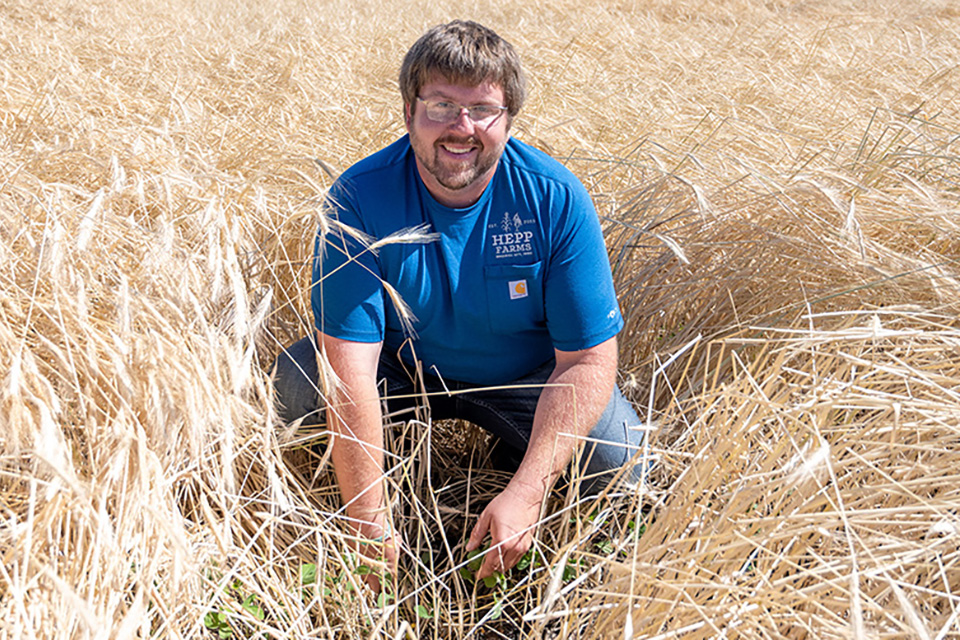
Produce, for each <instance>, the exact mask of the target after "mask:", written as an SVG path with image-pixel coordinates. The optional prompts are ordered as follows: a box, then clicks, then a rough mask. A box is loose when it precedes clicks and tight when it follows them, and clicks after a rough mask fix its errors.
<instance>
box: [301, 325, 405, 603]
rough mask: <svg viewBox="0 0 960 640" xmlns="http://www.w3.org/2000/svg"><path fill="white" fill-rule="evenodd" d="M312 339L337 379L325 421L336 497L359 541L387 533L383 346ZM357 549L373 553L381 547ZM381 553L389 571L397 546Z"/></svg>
mask: <svg viewBox="0 0 960 640" xmlns="http://www.w3.org/2000/svg"><path fill="white" fill-rule="evenodd" d="M317 338H318V342H319V344H320V345H321V348H322V353H323V354H324V355H325V356H326V358H327V361H328V362H329V363H330V366H331V367H332V368H333V371H334V373H336V375H337V377H338V378H339V381H340V383H339V385H330V386H331V387H333V388H330V389H327V390H326V392H327V400H328V404H327V422H328V423H329V426H330V431H331V432H332V433H333V434H334V437H333V438H332V440H331V446H332V447H333V450H332V457H333V465H334V472H335V473H336V476H337V483H338V484H339V486H340V495H341V497H342V498H343V503H344V504H345V505H346V511H347V516H349V517H350V519H351V525H352V526H353V528H354V530H355V531H357V533H358V534H359V535H360V537H362V538H370V539H376V538H379V537H381V536H384V534H385V533H386V532H387V527H386V518H385V516H386V513H385V510H384V509H385V506H384V496H383V481H382V478H383V416H382V413H381V410H380V396H379V394H378V393H377V365H378V363H379V359H380V349H381V346H382V343H380V342H373V343H367V342H351V341H349V340H341V339H339V338H334V337H332V336H328V335H325V334H323V333H320V332H318V333H317ZM387 537H389V536H387ZM373 546H375V545H370V547H373ZM361 551H364V552H371V553H378V552H379V551H380V549H379V548H377V549H373V548H370V549H361ZM382 553H383V555H384V557H385V559H386V561H387V563H388V565H389V567H390V569H391V570H393V569H394V568H395V566H394V565H395V564H396V546H395V545H394V544H392V543H389V542H388V544H385V545H384V546H383V548H382ZM372 586H374V588H376V587H377V585H376V584H373V585H372Z"/></svg>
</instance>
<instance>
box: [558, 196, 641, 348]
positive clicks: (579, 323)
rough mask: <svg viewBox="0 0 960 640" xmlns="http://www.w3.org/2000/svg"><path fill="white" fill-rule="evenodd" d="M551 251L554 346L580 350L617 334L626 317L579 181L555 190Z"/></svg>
mask: <svg viewBox="0 0 960 640" xmlns="http://www.w3.org/2000/svg"><path fill="white" fill-rule="evenodd" d="M554 198H556V201H555V202H553V203H552V204H553V206H554V207H555V210H554V212H553V215H555V216H556V215H557V212H558V211H559V212H560V213H559V215H558V217H557V218H555V222H556V224H555V226H554V228H553V233H554V238H553V251H552V253H551V256H550V261H549V265H548V271H547V274H546V279H545V281H544V306H545V309H546V316H547V328H548V329H549V331H550V338H551V340H552V341H553V346H554V347H555V348H557V349H559V350H561V351H578V350H580V349H587V348H589V347H593V346H596V345H598V344H600V343H601V342H604V341H606V340H608V339H609V338H612V337H613V336H615V335H617V333H618V332H619V331H620V329H622V328H623V317H622V315H621V314H620V305H619V304H618V303H617V294H616V291H615V289H614V286H613V276H612V275H611V273H610V260H609V258H608V257H607V249H606V245H605V244H604V240H603V232H602V230H601V229H600V221H599V219H598V218H597V212H596V209H595V208H594V206H593V201H592V200H591V198H590V195H589V194H588V193H587V190H586V189H585V188H584V187H583V185H581V184H580V183H579V181H578V182H577V183H576V184H574V185H570V186H568V187H567V188H566V189H563V190H559V191H558V192H556V193H555V194H554Z"/></svg>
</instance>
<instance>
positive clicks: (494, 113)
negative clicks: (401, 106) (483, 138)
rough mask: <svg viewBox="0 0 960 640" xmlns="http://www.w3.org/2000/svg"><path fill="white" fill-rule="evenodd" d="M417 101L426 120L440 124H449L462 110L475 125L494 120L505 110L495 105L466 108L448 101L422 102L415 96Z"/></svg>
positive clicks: (422, 100)
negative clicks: (421, 105) (465, 111)
mask: <svg viewBox="0 0 960 640" xmlns="http://www.w3.org/2000/svg"><path fill="white" fill-rule="evenodd" d="M417 100H418V101H420V102H422V103H423V106H424V111H425V113H426V114H427V120H430V121H432V122H439V123H440V124H450V123H451V122H453V121H454V120H456V119H457V118H459V117H460V114H461V113H462V112H463V110H464V109H466V110H467V115H468V116H469V117H470V119H471V120H473V121H474V122H475V123H477V124H480V123H484V122H490V121H492V120H495V119H496V118H498V117H500V114H502V113H503V112H504V111H506V110H507V108H506V107H501V106H500V105H496V104H475V105H473V106H470V107H468V106H466V105H462V104H457V103H456V102H450V101H448V100H424V99H423V98H421V97H420V96H417Z"/></svg>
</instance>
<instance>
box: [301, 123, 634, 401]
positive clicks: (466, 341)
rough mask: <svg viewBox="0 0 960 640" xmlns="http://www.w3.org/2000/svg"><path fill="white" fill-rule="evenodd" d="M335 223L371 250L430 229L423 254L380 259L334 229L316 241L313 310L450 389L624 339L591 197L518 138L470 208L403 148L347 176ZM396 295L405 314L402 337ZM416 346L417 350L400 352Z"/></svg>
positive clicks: (333, 210) (327, 326)
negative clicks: (449, 382) (407, 321)
mask: <svg viewBox="0 0 960 640" xmlns="http://www.w3.org/2000/svg"><path fill="white" fill-rule="evenodd" d="M328 200H329V203H330V206H329V207H328V211H327V212H326V213H327V214H328V215H329V216H330V217H331V218H332V219H336V220H339V222H341V223H344V224H346V225H349V226H351V227H354V228H356V229H358V230H360V231H362V232H364V233H365V234H367V235H368V236H370V237H371V238H372V239H373V240H383V239H384V238H387V236H390V235H391V234H394V233H398V232H401V231H402V230H405V229H411V228H415V227H421V226H425V228H426V230H427V231H429V232H432V233H435V234H437V236H438V237H437V238H436V239H435V240H434V241H432V242H426V243H413V244H406V243H385V244H383V245H382V246H379V247H378V248H376V250H375V251H372V250H370V249H368V248H366V247H365V246H364V245H363V244H362V243H361V242H360V241H358V240H357V239H356V238H355V237H353V236H352V235H350V234H347V233H343V232H342V231H339V230H338V227H337V226H336V225H333V226H332V227H331V226H330V225H325V226H327V227H328V231H327V233H326V234H323V233H321V234H318V237H317V244H316V257H315V260H314V267H313V289H312V294H311V301H312V306H313V313H314V319H315V323H316V327H317V329H318V330H319V331H321V332H323V333H326V334H328V335H331V336H333V337H336V338H340V339H343V340H352V341H357V342H378V341H381V340H382V341H383V343H384V346H383V348H384V349H386V350H388V352H389V353H397V352H399V353H400V354H401V356H402V357H403V358H404V360H406V361H407V362H412V361H413V360H414V357H416V359H418V360H420V361H421V362H422V363H423V366H424V370H425V371H428V372H430V373H433V374H434V375H440V376H442V377H444V378H450V379H453V380H461V381H464V382H473V383H479V384H502V383H506V382H509V381H511V380H515V379H517V378H519V377H521V376H523V375H525V374H527V373H529V372H530V371H532V370H533V369H535V368H537V367H538V366H539V365H541V364H543V363H545V362H546V361H547V360H549V359H550V358H551V357H553V355H554V353H553V350H554V348H556V349H560V350H562V351H576V350H580V349H586V348H588V347H592V346H594V345H597V344H600V343H601V342H603V341H605V340H607V339H608V338H611V337H613V336H614V335H616V334H617V332H619V331H620V329H621V328H622V326H623V318H622V317H621V315H620V309H619V306H618V304H617V298H616V294H615V292H614V288H613V279H612V278H611V275H610V263H609V261H608V258H607V253H606V247H605V245H604V242H603V235H602V233H601V230H600V224H599V221H598V219H597V214H596V211H595V209H594V207H593V203H592V201H591V200H590V196H589V195H588V194H587V191H586V189H585V188H584V187H583V185H582V184H581V183H580V181H579V180H578V179H577V178H576V177H575V176H574V175H573V174H572V173H571V172H570V171H568V170H567V169H566V168H565V167H564V166H563V165H561V164H560V163H559V162H557V161H555V160H553V159H552V158H550V157H549V156H548V155H546V154H544V153H542V152H540V151H538V150H536V149H534V148H533V147H530V146H528V145H526V144H524V143H522V142H519V141H517V140H514V139H512V138H511V139H510V140H509V141H508V142H507V145H506V149H505V150H504V153H503V156H502V157H501V159H500V163H499V165H498V166H497V170H496V172H495V174H494V176H493V179H492V180H491V182H490V184H489V185H487V188H486V189H485V190H484V192H483V195H482V196H481V197H480V199H479V200H478V201H477V202H476V203H475V204H473V205H472V206H470V207H467V208H464V209H451V208H449V207H445V206H443V205H441V204H439V203H438V202H437V201H436V200H435V199H434V198H433V196H432V195H430V193H429V191H427V189H426V187H425V186H424V185H423V182H422V181H421V179H420V176H419V173H418V172H417V167H416V161H415V158H414V154H413V149H412V148H411V147H410V143H409V139H408V137H407V136H404V137H403V138H401V139H400V140H398V141H397V142H395V143H393V144H391V145H390V146H388V147H386V148H385V149H383V150H381V151H379V152H377V153H375V154H373V155H372V156H369V157H368V158H366V159H364V160H362V161H360V162H358V163H357V164H355V165H353V166H352V167H351V168H350V169H348V170H347V171H345V172H344V173H343V174H342V175H341V176H340V177H339V178H338V179H337V181H336V182H335V184H334V185H333V187H332V188H331V190H330V194H329V199H328ZM383 282H386V283H388V284H389V285H390V286H391V287H392V288H393V289H394V291H395V292H396V294H398V295H399V297H400V298H401V299H402V300H403V302H404V303H406V304H407V305H408V306H409V309H410V311H411V312H412V314H413V316H414V317H415V319H414V320H413V321H412V328H413V331H414V334H413V335H410V334H409V333H408V332H407V331H405V330H404V323H403V322H401V319H400V316H399V315H398V313H397V309H396V306H395V302H394V301H393V299H392V298H391V295H390V294H389V293H388V290H387V288H386V287H385V286H384V285H383ZM408 337H412V338H414V340H413V341H412V347H413V349H412V351H411V349H410V348H409V346H410V345H404V348H403V349H402V350H401V349H400V348H401V345H403V343H404V341H405V340H406V339H407V338H408Z"/></svg>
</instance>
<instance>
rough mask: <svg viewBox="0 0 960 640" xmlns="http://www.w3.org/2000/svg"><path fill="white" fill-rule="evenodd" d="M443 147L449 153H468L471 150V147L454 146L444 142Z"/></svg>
mask: <svg viewBox="0 0 960 640" xmlns="http://www.w3.org/2000/svg"><path fill="white" fill-rule="evenodd" d="M443 148H444V149H446V150H447V151H449V152H450V153H470V152H471V151H473V147H454V146H450V145H446V144H445V145H443Z"/></svg>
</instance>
